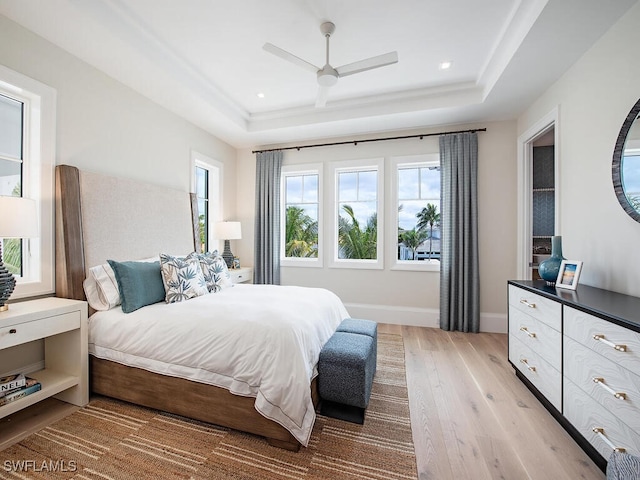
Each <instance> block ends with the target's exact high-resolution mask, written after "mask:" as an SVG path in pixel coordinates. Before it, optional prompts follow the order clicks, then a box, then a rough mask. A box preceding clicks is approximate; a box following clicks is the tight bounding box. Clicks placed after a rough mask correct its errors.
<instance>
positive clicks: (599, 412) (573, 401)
mask: <svg viewBox="0 0 640 480" xmlns="http://www.w3.org/2000/svg"><path fill="white" fill-rule="evenodd" d="M563 414H564V416H565V417H566V418H567V420H569V421H570V422H571V424H572V425H573V426H574V427H575V428H576V429H577V430H578V431H579V432H580V433H581V434H582V436H583V437H585V438H586V439H587V440H588V441H589V443H591V444H592V445H593V446H594V447H595V448H596V450H598V452H600V455H602V456H603V457H604V458H605V459H608V458H609V455H611V452H612V451H613V450H612V446H611V445H613V446H615V447H622V448H625V449H626V451H627V453H631V454H633V455H638V454H639V453H640V435H638V434H637V433H635V432H634V431H632V430H631V428H629V426H627V425H626V424H625V423H624V422H622V421H621V420H620V419H618V418H617V417H616V416H614V415H612V414H611V413H609V412H608V411H607V409H606V408H604V407H603V406H602V405H600V404H599V403H598V402H596V401H595V400H593V399H592V398H591V397H590V396H589V395H587V394H586V393H585V392H584V391H583V390H582V389H580V388H579V387H578V386H577V385H576V384H575V383H573V382H572V381H571V380H569V379H568V378H566V377H565V381H564V412H563ZM594 428H601V429H603V430H602V433H601V434H600V435H599V434H598V433H596V432H594V430H593V429H594ZM605 438H606V440H605ZM607 440H608V442H609V443H611V445H609V444H608V443H607Z"/></svg>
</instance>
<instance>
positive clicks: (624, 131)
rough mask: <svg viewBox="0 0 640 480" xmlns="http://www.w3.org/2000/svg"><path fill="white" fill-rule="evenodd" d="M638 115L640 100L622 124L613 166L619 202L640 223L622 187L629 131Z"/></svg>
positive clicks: (638, 214)
mask: <svg viewBox="0 0 640 480" xmlns="http://www.w3.org/2000/svg"><path fill="white" fill-rule="evenodd" d="M638 114H640V100H638V101H637V102H636V104H635V105H634V106H633V108H632V109H631V111H630V112H629V115H627V118H626V119H625V121H624V123H623V124H622V128H620V133H619V134H618V140H617V141H616V146H615V148H614V149H613V162H612V166H611V176H612V179H613V190H614V192H615V193H616V197H617V198H618V202H620V205H621V206H622V208H623V209H624V211H625V212H627V214H628V215H629V216H630V217H631V218H633V219H634V220H635V221H636V222H640V212H638V211H637V210H636V209H635V208H633V206H632V205H631V204H630V203H629V200H628V199H627V196H626V194H625V193H624V185H622V157H623V152H624V146H625V144H626V142H627V135H628V134H629V130H631V126H632V125H633V122H635V120H636V118H638Z"/></svg>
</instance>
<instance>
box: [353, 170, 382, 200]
mask: <svg viewBox="0 0 640 480" xmlns="http://www.w3.org/2000/svg"><path fill="white" fill-rule="evenodd" d="M376 198H378V172H377V171H375V170H373V171H369V172H358V200H375V199H376Z"/></svg>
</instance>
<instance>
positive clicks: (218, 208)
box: [191, 152, 222, 253]
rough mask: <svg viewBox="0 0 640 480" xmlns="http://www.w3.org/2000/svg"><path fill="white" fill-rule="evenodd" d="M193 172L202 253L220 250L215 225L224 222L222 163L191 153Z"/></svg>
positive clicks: (193, 189) (193, 187)
mask: <svg viewBox="0 0 640 480" xmlns="http://www.w3.org/2000/svg"><path fill="white" fill-rule="evenodd" d="M191 163H192V171H193V177H192V178H193V180H192V191H193V192H194V193H195V194H196V199H197V203H198V220H199V222H200V251H201V252H203V253H204V252H209V251H212V250H220V245H219V244H218V243H217V242H214V240H213V239H214V237H213V235H212V229H213V225H214V223H215V222H217V221H221V220H222V188H221V181H220V179H221V178H222V163H220V162H218V161H216V160H213V159H211V158H209V157H207V156H206V155H203V154H201V153H198V152H191Z"/></svg>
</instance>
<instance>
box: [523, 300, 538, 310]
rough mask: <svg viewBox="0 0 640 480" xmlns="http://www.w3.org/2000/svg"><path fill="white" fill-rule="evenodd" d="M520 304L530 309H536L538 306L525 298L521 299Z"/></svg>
mask: <svg viewBox="0 0 640 480" xmlns="http://www.w3.org/2000/svg"><path fill="white" fill-rule="evenodd" d="M520 303H521V304H523V305H526V306H527V307H529V308H536V304H535V303H529V302H527V301H526V300H525V299H524V298H521V299H520Z"/></svg>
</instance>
